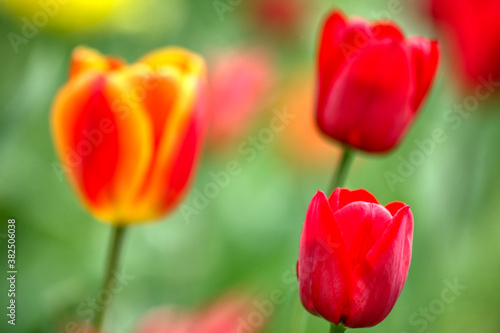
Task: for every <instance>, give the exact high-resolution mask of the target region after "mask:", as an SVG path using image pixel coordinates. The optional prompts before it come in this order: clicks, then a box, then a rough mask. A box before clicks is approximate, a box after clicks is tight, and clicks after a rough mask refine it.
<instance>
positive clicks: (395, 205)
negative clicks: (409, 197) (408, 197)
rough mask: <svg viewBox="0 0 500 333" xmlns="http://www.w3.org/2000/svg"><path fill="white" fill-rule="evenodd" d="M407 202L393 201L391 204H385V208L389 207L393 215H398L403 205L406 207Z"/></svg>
mask: <svg viewBox="0 0 500 333" xmlns="http://www.w3.org/2000/svg"><path fill="white" fill-rule="evenodd" d="M405 206H406V204H405V203H403V202H399V201H395V202H391V203H390V204H387V205H386V206H385V209H387V210H388V211H389V212H390V213H391V215H392V216H394V215H396V213H397V212H398V211H399V210H400V209H401V208H403V207H405Z"/></svg>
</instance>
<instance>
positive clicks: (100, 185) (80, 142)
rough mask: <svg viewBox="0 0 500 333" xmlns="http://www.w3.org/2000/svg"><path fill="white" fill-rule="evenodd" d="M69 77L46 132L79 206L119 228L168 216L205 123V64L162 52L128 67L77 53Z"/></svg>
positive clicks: (183, 187)
mask: <svg viewBox="0 0 500 333" xmlns="http://www.w3.org/2000/svg"><path fill="white" fill-rule="evenodd" d="M70 72H71V73H70V78H69V81H68V83H67V84H66V85H65V86H64V87H63V88H62V89H61V90H60V91H59V93H58V94H57V97H56V98H55V101H54V105H53V110H52V117H51V125H52V132H53V138H54V143H55V146H56V150H57V153H58V155H59V159H60V160H61V163H62V165H63V167H62V168H61V169H62V170H64V171H66V173H67V175H68V177H69V180H70V182H71V184H72V185H73V187H74V188H75V190H76V192H77V193H78V194H79V197H80V198H81V200H82V201H83V202H84V204H85V205H86V206H87V208H88V209H89V210H90V211H91V212H92V213H93V214H94V215H95V216H97V217H98V218H100V219H102V220H104V221H107V222H111V223H114V224H121V225H123V224H128V223H134V222H141V221H146V220H150V219H155V218H158V217H160V216H162V215H163V214H165V213H167V212H169V211H171V210H172V209H173V208H174V207H175V205H176V204H177V203H178V202H179V200H180V199H181V197H182V195H183V194H184V192H185V190H186V188H187V185H188V183H189V180H190V178H191V175H192V173H193V169H194V167H195V162H196V160H197V157H198V155H199V152H200V147H201V144H202V142H203V138H204V133H205V132H206V127H207V123H208V119H207V113H206V110H205V95H206V93H205V85H206V83H205V65H204V61H203V59H202V58H200V57H199V56H197V55H195V54H193V53H191V52H188V51H186V50H184V49H180V48H166V49H164V50H159V51H156V52H153V53H151V54H148V55H146V56H145V57H143V58H142V59H141V60H140V61H138V62H137V63H135V64H133V65H126V64H124V63H123V62H122V61H121V60H119V59H116V58H107V57H104V56H102V55H101V54H99V53H98V52H96V51H94V50H91V49H87V48H77V49H76V50H75V52H74V53H73V57H72V63H71V71H70Z"/></svg>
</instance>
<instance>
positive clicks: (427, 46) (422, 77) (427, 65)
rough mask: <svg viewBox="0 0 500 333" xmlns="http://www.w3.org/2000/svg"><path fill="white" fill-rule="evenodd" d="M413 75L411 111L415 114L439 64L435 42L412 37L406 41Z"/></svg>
mask: <svg viewBox="0 0 500 333" xmlns="http://www.w3.org/2000/svg"><path fill="white" fill-rule="evenodd" d="M408 47H409V49H410V53H411V56H412V62H413V67H414V68H413V71H414V75H415V80H416V83H415V89H416V91H415V96H414V99H413V111H414V112H416V111H417V110H418V108H419V107H420V105H421V104H422V101H423V99H424V97H425V96H426V95H427V92H428V91H429V89H430V87H431V84H432V82H433V80H434V76H435V75H436V70H437V66H438V62H439V47H438V43H437V42H436V41H429V40H426V39H424V38H420V37H414V38H411V39H410V40H409V41H408Z"/></svg>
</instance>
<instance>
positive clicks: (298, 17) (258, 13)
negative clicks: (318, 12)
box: [251, 0, 310, 36]
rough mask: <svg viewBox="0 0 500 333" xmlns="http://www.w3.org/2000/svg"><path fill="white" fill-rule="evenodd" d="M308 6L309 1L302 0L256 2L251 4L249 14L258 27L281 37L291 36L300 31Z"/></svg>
mask: <svg viewBox="0 0 500 333" xmlns="http://www.w3.org/2000/svg"><path fill="white" fill-rule="evenodd" d="M308 5H310V3H309V1H304V0H256V1H252V3H251V6H253V8H252V10H251V12H252V14H253V16H254V17H253V19H254V21H255V23H256V24H257V25H258V26H259V27H263V28H264V29H265V30H266V31H269V32H273V33H276V34H278V35H281V36H292V35H295V34H296V33H297V32H298V31H299V30H300V28H301V26H302V24H303V21H304V19H305V18H306V14H307V12H308Z"/></svg>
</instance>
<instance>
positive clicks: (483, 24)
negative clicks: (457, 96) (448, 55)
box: [430, 0, 500, 87]
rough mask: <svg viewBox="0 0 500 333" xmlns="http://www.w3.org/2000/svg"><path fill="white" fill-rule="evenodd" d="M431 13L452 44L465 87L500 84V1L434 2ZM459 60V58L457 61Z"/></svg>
mask: <svg viewBox="0 0 500 333" xmlns="http://www.w3.org/2000/svg"><path fill="white" fill-rule="evenodd" d="M430 3H431V12H432V15H433V17H434V19H435V20H436V21H437V22H438V25H439V26H440V27H441V28H442V30H443V32H444V35H445V37H447V39H448V41H449V42H450V44H451V46H452V49H453V51H454V52H453V55H454V58H456V59H457V60H458V65H459V67H460V69H461V72H462V74H463V76H464V78H465V83H466V84H468V85H470V86H472V87H476V86H477V85H478V84H482V83H483V82H482V80H484V79H492V80H496V81H498V80H500V62H499V61H498V59H500V20H498V13H499V12H500V1H498V0H482V1H474V0H454V1H451V0H431V1H430ZM457 56H458V57H457Z"/></svg>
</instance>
